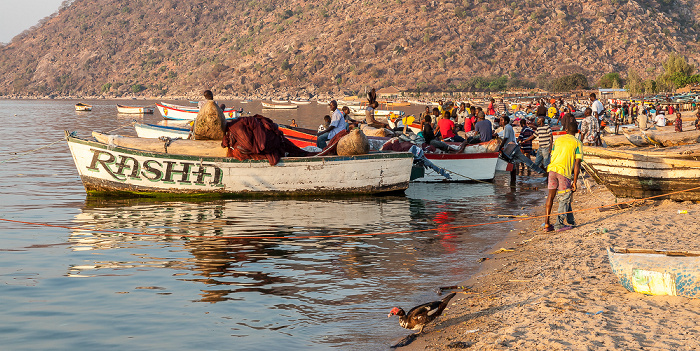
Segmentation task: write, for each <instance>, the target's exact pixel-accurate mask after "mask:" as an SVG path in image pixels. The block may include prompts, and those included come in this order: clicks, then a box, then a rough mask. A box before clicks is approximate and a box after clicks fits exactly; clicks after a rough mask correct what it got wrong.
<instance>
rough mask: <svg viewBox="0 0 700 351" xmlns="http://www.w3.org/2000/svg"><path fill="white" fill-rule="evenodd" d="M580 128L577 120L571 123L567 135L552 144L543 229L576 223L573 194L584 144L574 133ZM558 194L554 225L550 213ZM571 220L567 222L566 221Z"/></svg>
mask: <svg viewBox="0 0 700 351" xmlns="http://www.w3.org/2000/svg"><path fill="white" fill-rule="evenodd" d="M576 132H578V127H577V126H576V123H569V124H568V125H567V128H566V135H563V136H561V137H559V138H558V139H557V140H555V141H554V145H553V146H552V155H551V161H550V163H549V166H547V171H549V180H548V185H547V188H548V190H549V192H548V194H547V203H546V205H545V211H546V212H547V217H545V221H544V230H545V231H547V232H551V231H553V230H554V229H556V230H557V231H562V230H568V229H571V228H572V227H574V226H576V222H575V221H574V214H573V213H564V212H570V211H571V198H572V196H573V193H574V192H575V191H576V182H577V181H578V174H579V171H580V170H581V159H582V158H583V154H582V150H583V144H581V141H580V140H578V139H576V137H575V136H574V135H576ZM557 195H559V208H558V210H557V212H558V213H559V215H558V216H557V223H556V224H555V227H552V225H551V224H549V215H550V214H551V213H552V205H553V204H554V197H555V196H557ZM567 223H568V225H567Z"/></svg>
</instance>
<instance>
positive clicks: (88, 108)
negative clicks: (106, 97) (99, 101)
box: [75, 102, 92, 111]
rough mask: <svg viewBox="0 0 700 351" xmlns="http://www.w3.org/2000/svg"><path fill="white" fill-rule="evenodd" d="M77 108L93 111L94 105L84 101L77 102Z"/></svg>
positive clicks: (78, 109) (77, 109)
mask: <svg viewBox="0 0 700 351" xmlns="http://www.w3.org/2000/svg"><path fill="white" fill-rule="evenodd" d="M75 110H76V111H92V105H88V104H84V103H82V102H79V103H77V104H75Z"/></svg>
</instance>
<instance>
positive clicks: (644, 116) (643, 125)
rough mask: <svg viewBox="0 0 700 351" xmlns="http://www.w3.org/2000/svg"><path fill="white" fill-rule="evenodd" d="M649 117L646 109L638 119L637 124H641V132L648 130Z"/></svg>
mask: <svg viewBox="0 0 700 351" xmlns="http://www.w3.org/2000/svg"><path fill="white" fill-rule="evenodd" d="M648 118H649V116H648V112H647V110H646V109H643V110H642V114H641V115H640V116H639V118H637V124H639V130H647V122H649V119H648Z"/></svg>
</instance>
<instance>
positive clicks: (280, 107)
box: [261, 101, 299, 110]
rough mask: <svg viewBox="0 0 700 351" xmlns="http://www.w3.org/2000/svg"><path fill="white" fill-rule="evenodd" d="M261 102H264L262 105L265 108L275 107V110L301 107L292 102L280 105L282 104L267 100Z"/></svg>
mask: <svg viewBox="0 0 700 351" xmlns="http://www.w3.org/2000/svg"><path fill="white" fill-rule="evenodd" d="M261 104H262V107H263V108H267V109H274V110H291V109H295V108H299V106H297V105H294V104H291V105H286V104H285V105H280V104H271V103H267V102H265V101H262V102H261Z"/></svg>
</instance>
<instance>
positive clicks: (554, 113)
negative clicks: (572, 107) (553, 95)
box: [547, 104, 559, 119]
mask: <svg viewBox="0 0 700 351" xmlns="http://www.w3.org/2000/svg"><path fill="white" fill-rule="evenodd" d="M557 112H559V111H557V107H556V106H554V104H552V105H551V106H549V109H548V110H547V117H549V119H553V118H557Z"/></svg>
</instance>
